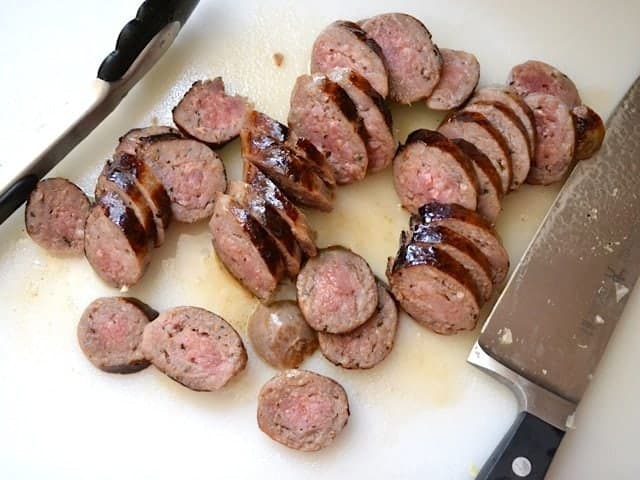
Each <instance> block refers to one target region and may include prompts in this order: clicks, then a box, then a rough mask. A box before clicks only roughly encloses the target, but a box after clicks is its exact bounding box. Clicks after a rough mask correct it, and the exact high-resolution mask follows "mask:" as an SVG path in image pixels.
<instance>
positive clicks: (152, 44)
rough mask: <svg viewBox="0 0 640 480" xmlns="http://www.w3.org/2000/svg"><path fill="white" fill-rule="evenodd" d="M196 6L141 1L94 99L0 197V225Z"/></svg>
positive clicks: (102, 71)
mask: <svg viewBox="0 0 640 480" xmlns="http://www.w3.org/2000/svg"><path fill="white" fill-rule="evenodd" d="M197 4H198V0H146V1H145V2H144V3H143V4H142V5H141V6H140V8H139V9H138V12H137V14H136V18H134V19H133V20H131V21H130V22H128V23H127V24H126V25H125V26H124V27H123V28H122V30H121V31H120V35H119V36H118V40H117V42H116V48H115V50H114V51H113V52H111V53H110V54H109V55H107V57H106V58H105V59H104V61H103V62H102V64H101V65H100V68H99V69H98V79H97V88H96V98H95V100H94V101H93V102H92V104H91V105H90V106H89V108H88V109H87V110H86V111H85V113H84V114H83V115H82V116H81V117H80V118H79V119H78V120H76V121H75V123H74V124H73V125H71V126H70V127H69V128H68V129H67V130H66V131H65V132H64V133H63V134H62V135H61V136H60V137H59V138H58V139H57V140H56V141H55V142H53V143H52V144H51V145H49V147H47V149H46V150H45V151H44V152H42V153H41V154H40V155H39V156H38V157H37V158H35V159H34V160H33V161H32V162H31V163H30V164H29V165H27V166H26V167H25V168H24V169H23V170H22V171H21V172H20V173H19V174H18V175H17V176H16V178H14V179H13V180H12V181H11V182H9V184H8V186H6V187H5V188H4V189H3V190H2V191H1V192H0V224H1V223H3V222H4V221H5V220H6V219H7V218H8V217H9V216H10V215H11V214H12V213H13V212H14V211H15V210H16V209H17V208H18V207H19V206H20V205H22V204H23V203H24V202H25V201H26V200H27V198H28V197H29V194H30V193H31V190H32V189H33V188H34V187H35V186H36V184H37V183H38V180H40V179H41V178H42V177H44V176H45V175H46V174H47V173H48V172H49V170H51V169H52V168H53V167H54V166H56V165H57V164H58V162H59V161H60V160H62V159H63V158H64V157H65V156H66V155H67V154H68V153H69V152H70V151H71V150H73V148H74V147H75V146H76V145H77V144H78V143H80V142H81V141H82V140H83V139H84V138H85V137H86V136H87V135H89V133H91V132H92V131H93V129H94V128H96V127H97V126H98V124H100V122H102V120H104V119H105V118H106V117H107V115H109V114H110V113H111V112H112V111H113V110H114V109H115V108H116V107H117V106H118V104H119V103H120V102H121V101H122V99H123V98H124V97H125V96H126V95H127V93H128V92H129V90H131V88H132V87H133V86H134V85H135V84H136V83H137V82H138V81H139V80H140V79H141V78H142V77H143V76H144V75H145V74H146V73H147V72H148V71H149V70H150V69H151V67H152V66H153V65H154V64H155V63H156V62H157V61H158V59H159V58H160V57H161V56H162V55H163V53H164V52H165V51H166V50H167V49H168V48H169V47H170V46H171V44H172V43H173V40H174V39H175V38H176V36H177V35H178V32H179V31H180V29H181V28H182V26H183V25H184V23H185V22H186V21H187V19H188V18H189V16H190V15H191V12H193V10H194V8H195V7H196V5H197Z"/></svg>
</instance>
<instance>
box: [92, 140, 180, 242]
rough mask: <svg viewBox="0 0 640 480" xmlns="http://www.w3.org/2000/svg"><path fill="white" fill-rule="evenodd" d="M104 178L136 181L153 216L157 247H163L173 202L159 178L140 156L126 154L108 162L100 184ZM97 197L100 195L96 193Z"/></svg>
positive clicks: (116, 155) (121, 154)
mask: <svg viewBox="0 0 640 480" xmlns="http://www.w3.org/2000/svg"><path fill="white" fill-rule="evenodd" d="M103 176H116V177H122V176H124V177H125V178H126V179H129V178H131V179H133V180H134V181H135V185H136V187H138V190H139V191H140V193H141V194H142V196H143V198H144V200H145V202H146V203H147V205H148V207H149V208H150V209H151V213H152V215H153V221H154V223H155V231H156V246H160V245H162V244H163V243H164V239H165V233H166V230H167V228H168V227H169V223H170V222H171V200H170V199H169V195H168V194H167V191H166V190H165V188H164V186H163V185H162V183H160V180H159V179H158V177H156V175H155V174H154V173H153V172H152V171H151V169H150V168H149V167H148V166H147V165H146V164H145V163H144V162H143V161H142V160H141V159H140V158H139V157H138V156H136V155H131V154H129V153H124V152H123V153H119V154H115V155H114V156H113V158H112V159H111V160H108V161H107V164H106V165H105V167H104V169H103V171H102V174H101V176H100V177H99V179H98V183H100V179H101V178H102V177H103ZM127 181H128V180H127ZM96 196H100V195H98V193H96ZM138 218H140V216H139V217H138Z"/></svg>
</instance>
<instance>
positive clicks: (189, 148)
mask: <svg viewBox="0 0 640 480" xmlns="http://www.w3.org/2000/svg"><path fill="white" fill-rule="evenodd" d="M138 155H139V156H140V158H142V160H143V161H144V162H145V163H146V164H147V165H148V166H149V168H151V170H152V171H153V173H154V174H155V175H156V176H157V177H158V179H159V180H160V182H162V184H163V185H164V187H165V189H166V191H167V193H168V195H169V198H170V199H171V211H172V213H173V217H174V218H175V219H176V220H177V221H179V222H185V223H194V222H198V221H200V220H203V219H205V218H209V217H210V216H211V213H212V212H213V201H214V197H215V194H216V193H217V192H224V191H225V190H226V189H227V178H226V173H225V170H224V165H223V164H222V161H221V160H220V157H218V155H217V154H216V153H215V152H214V151H213V150H211V149H210V148H209V147H207V146H206V145H205V144H203V143H200V142H198V141H196V140H191V139H184V138H178V137H176V136H175V135H171V134H169V135H167V134H165V135H156V136H153V137H147V138H144V139H143V140H142V144H141V145H140V146H139V148H138Z"/></svg>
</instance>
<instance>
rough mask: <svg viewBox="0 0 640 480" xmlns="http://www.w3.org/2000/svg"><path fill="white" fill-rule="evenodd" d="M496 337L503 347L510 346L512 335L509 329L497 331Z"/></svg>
mask: <svg viewBox="0 0 640 480" xmlns="http://www.w3.org/2000/svg"><path fill="white" fill-rule="evenodd" d="M498 335H500V338H499V340H500V343H501V344H503V345H511V344H512V343H513V334H512V333H511V329H510V328H504V329H502V328H501V329H500V330H498Z"/></svg>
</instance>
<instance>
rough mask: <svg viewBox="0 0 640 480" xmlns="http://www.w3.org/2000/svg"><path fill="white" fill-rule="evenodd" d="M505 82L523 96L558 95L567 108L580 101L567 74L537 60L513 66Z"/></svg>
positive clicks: (578, 103) (576, 90)
mask: <svg viewBox="0 0 640 480" xmlns="http://www.w3.org/2000/svg"><path fill="white" fill-rule="evenodd" d="M507 83H508V84H509V85H510V86H511V87H513V88H514V89H515V90H516V92H518V93H519V94H520V95H521V96H523V97H526V96H527V95H531V94H532V93H546V94H549V95H553V96H555V97H558V98H559V99H560V100H561V101H562V102H564V103H565V104H566V105H567V107H569V109H571V108H573V107H577V106H578V105H580V104H581V103H582V100H580V94H579V93H578V89H577V88H576V85H575V84H574V83H573V81H572V80H571V79H570V78H569V77H568V76H567V75H565V74H564V73H562V72H561V71H560V70H558V69H557V68H556V67H554V66H552V65H549V64H548V63H544V62H540V61H538V60H528V61H526V62H524V63H521V64H519V65H516V66H515V67H513V68H512V69H511V71H510V72H509V76H508V78H507Z"/></svg>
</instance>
